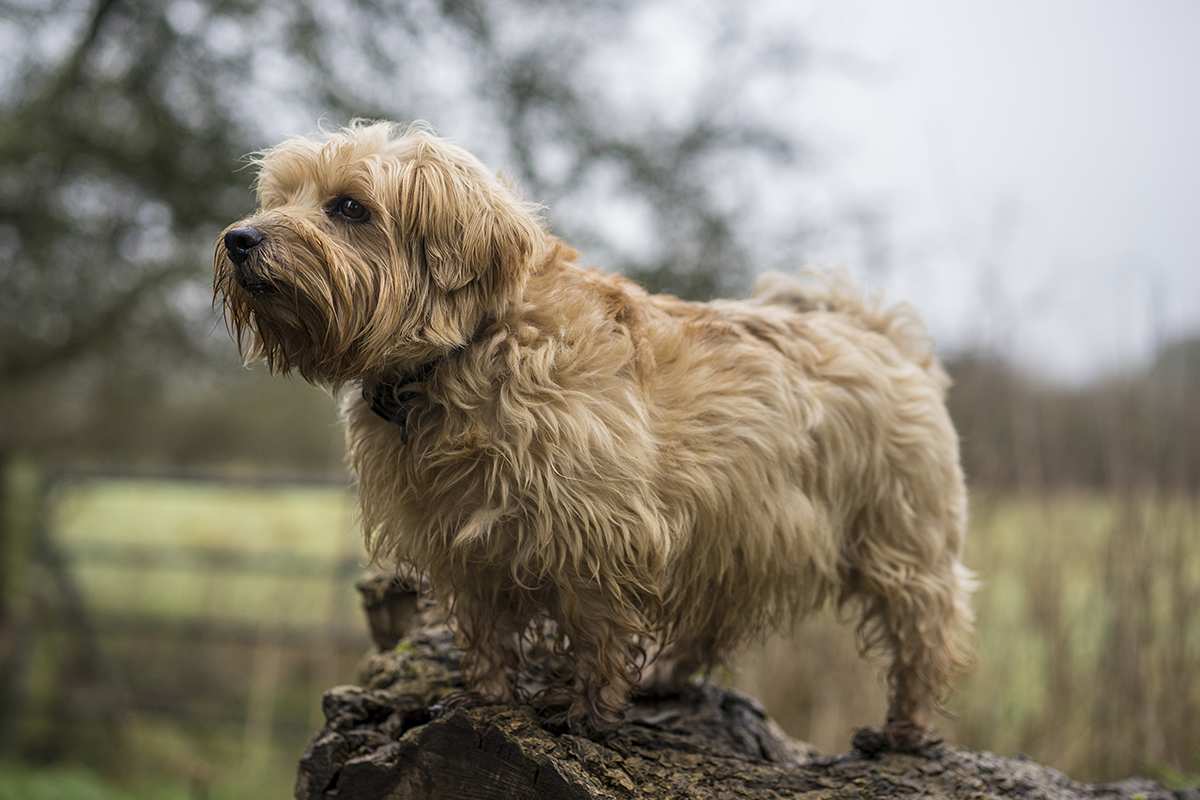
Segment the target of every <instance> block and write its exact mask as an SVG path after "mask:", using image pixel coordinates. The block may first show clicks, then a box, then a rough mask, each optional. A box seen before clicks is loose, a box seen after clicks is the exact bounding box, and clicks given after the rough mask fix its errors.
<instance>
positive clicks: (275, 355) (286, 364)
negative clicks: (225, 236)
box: [213, 245, 353, 384]
mask: <svg viewBox="0 0 1200 800" xmlns="http://www.w3.org/2000/svg"><path fill="white" fill-rule="evenodd" d="M276 255H277V254H276V253H274V252H272V249H271V248H270V246H267V247H264V248H263V250H262V251H261V252H255V253H253V254H252V255H251V256H250V257H249V258H247V259H246V261H245V262H244V263H243V264H241V265H237V264H234V263H233V262H232V261H231V260H230V259H229V257H228V255H226V253H225V252H224V250H223V249H222V248H221V247H220V246H219V245H218V248H217V252H216V256H215V258H216V265H215V272H214V276H215V277H214V282H213V292H214V303H220V304H221V305H222V306H223V307H224V312H225V323H226V327H227V328H228V330H229V333H230V335H231V336H232V338H233V339H234V341H235V342H236V343H237V347H238V352H240V353H241V355H242V358H243V360H244V361H245V362H246V363H250V362H254V361H263V362H265V363H266V365H267V367H268V369H270V370H271V372H273V373H288V372H291V371H293V370H294V371H296V372H299V373H300V374H301V375H302V376H303V377H304V378H305V380H308V381H310V382H312V383H333V384H336V383H341V382H343V381H344V380H346V379H347V377H350V376H348V375H346V374H345V373H346V372H347V369H348V368H349V369H351V370H352V369H353V367H351V366H350V365H349V363H348V362H349V361H351V360H352V359H348V358H347V356H348V353H347V349H348V348H347V347H346V346H345V345H344V344H343V342H344V340H345V338H352V337H344V336H340V335H339V334H340V333H341V332H342V331H341V330H340V329H344V328H345V325H344V324H343V325H338V324H336V322H335V320H336V317H337V315H336V314H335V313H334V311H333V309H332V307H331V305H332V302H333V297H332V296H330V295H329V294H328V292H325V293H323V294H324V296H319V299H318V300H314V298H313V297H312V295H311V292H310V291H309V290H306V288H305V287H302V286H301V284H300V282H299V281H297V280H294V279H288V278H284V277H282V276H283V275H286V274H288V271H287V270H284V269H282V268H281V265H279V262H278V261H276V260H275V256H276ZM291 275H293V276H299V275H301V273H300V272H299V271H292V272H291ZM308 282H310V283H311V282H312V281H308ZM323 306H324V307H323Z"/></svg>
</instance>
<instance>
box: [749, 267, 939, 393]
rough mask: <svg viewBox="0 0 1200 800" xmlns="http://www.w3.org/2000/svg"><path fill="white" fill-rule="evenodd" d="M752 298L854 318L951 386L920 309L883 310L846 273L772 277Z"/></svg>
mask: <svg viewBox="0 0 1200 800" xmlns="http://www.w3.org/2000/svg"><path fill="white" fill-rule="evenodd" d="M753 297H754V299H755V300H757V301H759V302H761V303H767V304H772V305H785V306H788V307H790V308H794V309H796V310H797V311H802V312H812V313H820V312H829V313H835V314H841V315H843V316H846V317H850V318H851V319H853V320H854V321H855V322H856V323H857V324H858V325H859V326H861V327H863V328H865V329H866V330H869V331H873V332H875V333H878V334H880V335H882V336H886V337H887V338H888V339H889V340H890V341H891V342H892V343H893V344H894V345H895V346H896V349H898V350H899V351H900V352H901V353H902V354H903V355H904V357H905V358H907V359H909V360H910V361H912V362H913V363H915V364H917V365H918V366H920V367H921V368H922V369H924V370H925V371H926V372H927V373H929V375H930V376H931V377H933V378H934V379H935V380H936V381H937V382H938V383H939V384H940V385H941V386H942V388H943V389H945V388H947V387H948V386H949V385H950V379H949V377H948V376H947V375H946V372H945V370H943V369H942V366H941V364H939V363H938V360H937V357H936V355H935V354H934V351H933V340H932V339H930V337H929V332H928V331H927V330H926V329H925V324H924V323H923V322H922V321H921V318H920V316H919V315H918V314H917V311H916V309H915V308H913V307H912V306H911V305H909V304H907V303H898V304H896V305H891V306H887V305H884V304H883V303H882V302H881V301H880V300H879V298H877V297H869V296H867V295H866V294H865V293H864V292H863V290H862V289H861V288H860V287H859V286H858V285H857V284H856V283H855V282H854V281H853V280H852V279H851V278H850V276H849V275H847V274H846V273H845V272H818V271H814V270H809V271H805V272H803V273H801V274H800V275H799V276H796V275H784V274H782V273H778V272H768V273H766V274H765V275H762V276H761V277H760V278H759V279H758V280H757V281H756V282H755V284H754V292H753Z"/></svg>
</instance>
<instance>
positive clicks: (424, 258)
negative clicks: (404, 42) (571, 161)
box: [215, 122, 972, 749]
mask: <svg viewBox="0 0 1200 800" xmlns="http://www.w3.org/2000/svg"><path fill="white" fill-rule="evenodd" d="M255 163H256V166H257V168H258V176H257V181H256V191H257V197H258V205H259V208H258V210H257V211H255V212H254V213H253V214H252V215H251V216H249V217H247V218H246V219H243V220H241V221H239V222H237V223H235V224H234V225H233V226H231V227H230V228H229V229H228V230H226V231H225V232H224V233H223V234H222V235H221V238H220V241H219V242H218V243H217V248H216V257H215V270H216V275H215V292H216V296H217V298H218V299H219V300H220V301H223V303H224V307H225V314H226V318H227V321H228V323H229V325H230V329H231V331H232V333H233V335H234V336H235V337H236V339H237V341H238V344H239V347H240V348H241V350H242V352H243V354H244V356H245V357H246V358H248V359H261V360H264V361H265V362H266V363H267V365H268V366H269V367H270V368H271V369H272V370H273V371H278V372H290V371H293V370H295V371H297V372H299V373H300V374H301V375H302V376H303V377H304V378H306V379H307V380H309V381H311V382H313V383H316V384H320V385H323V386H327V387H330V388H331V389H333V390H335V391H341V393H342V394H343V395H344V400H343V415H344V418H345V423H346V438H347V449H348V460H349V464H350V466H351V468H352V470H353V472H354V474H355V475H356V477H357V482H358V490H359V496H360V500H361V510H362V522H363V526H364V531H365V536H366V541H367V544H368V548H369V550H370V551H371V553H372V555H373V556H375V557H377V558H381V559H384V560H386V561H391V562H395V563H398V564H406V565H411V566H412V567H415V568H416V569H417V570H419V571H420V572H421V573H423V574H424V575H426V576H427V577H428V580H429V585H430V586H431V587H432V591H433V592H434V594H435V595H436V597H437V598H438V599H439V600H440V601H441V602H442V603H443V604H444V605H445V607H446V608H447V609H449V610H450V612H451V618H452V619H453V622H454V626H455V629H456V631H457V633H458V635H459V636H460V638H461V641H462V643H463V645H464V648H465V652H466V657H465V661H464V668H465V674H466V677H467V680H468V684H469V686H470V687H471V688H472V690H473V691H474V692H476V693H477V694H478V696H480V697H483V698H486V699H488V700H489V701H496V702H500V701H507V700H511V699H512V696H513V691H514V687H515V685H516V683H515V675H516V673H517V671H518V670H520V669H521V668H522V666H523V658H524V657H525V656H524V655H523V654H527V653H528V652H529V648H528V643H529V641H530V640H531V638H537V637H542V636H552V637H553V639H554V641H553V648H554V650H555V651H556V652H559V653H562V654H565V655H566V656H567V661H568V663H569V664H570V665H571V667H570V670H569V673H568V674H565V675H562V676H561V685H560V690H561V694H562V698H564V699H566V701H567V703H566V711H565V717H566V720H567V721H568V722H569V723H570V724H571V725H572V726H573V727H575V728H576V729H580V728H581V729H583V730H593V729H595V728H596V727H598V726H605V725H611V724H613V723H615V722H616V721H617V720H619V719H620V718H621V715H622V712H623V709H624V707H625V705H626V703H627V702H628V699H629V696H630V693H631V691H632V690H633V689H635V688H637V687H639V686H640V687H644V688H650V689H660V690H661V689H666V690H670V689H671V687H679V686H680V685H681V684H683V683H685V682H686V681H687V680H688V679H689V678H690V676H692V675H693V674H695V673H696V672H697V671H700V670H705V669H707V668H710V667H712V666H713V665H715V664H717V663H719V662H721V661H722V660H723V659H724V658H726V657H727V656H728V655H729V654H730V653H731V652H733V651H734V650H735V649H737V648H738V647H739V646H740V645H742V644H744V643H746V642H747V641H748V640H750V639H753V638H755V637H757V636H759V635H761V634H763V633H765V632H767V631H768V630H771V629H777V628H781V627H785V626H787V625H789V624H790V623H791V622H792V621H793V620H795V619H797V618H798V617H800V616H802V615H804V614H807V613H809V612H812V611H814V610H816V609H819V608H821V607H823V606H826V605H833V606H836V607H837V608H838V609H839V610H841V611H844V612H845V613H846V614H847V615H849V616H851V617H852V618H853V619H854V621H856V622H857V630H858V633H859V638H860V644H861V646H862V648H863V650H864V651H871V650H878V651H882V652H883V653H884V654H885V655H886V656H887V658H888V659H890V660H889V667H888V685H889V697H890V701H889V707H888V711H887V718H886V726H885V728H884V731H883V735H884V741H885V742H886V743H887V744H890V745H891V746H893V747H896V748H901V749H903V748H913V747H918V746H920V745H921V744H922V743H923V742H925V741H928V738H927V733H926V725H927V724H928V722H929V717H930V713H931V712H932V711H935V710H937V709H939V708H940V707H941V703H942V701H943V700H944V698H945V697H946V694H947V692H948V690H949V688H950V684H951V682H952V679H953V678H954V677H955V675H956V674H957V673H959V672H960V671H961V670H962V669H963V668H964V667H965V666H966V665H967V664H968V662H969V660H970V656H971V642H972V614H971V610H970V605H969V596H970V592H971V588H972V578H971V574H970V572H969V571H968V570H967V569H966V568H965V567H964V566H963V563H962V561H961V560H960V556H961V551H962V545H963V534H964V527H965V522H966V511H967V504H966V491H965V488H964V484H963V475H962V470H961V468H960V465H959V454H958V440H957V436H956V434H955V431H954V428H953V426H952V424H951V421H950V417H949V416H948V414H947V411H946V406H945V402H944V401H945V392H946V388H947V385H948V380H947V378H946V375H945V373H944V372H943V371H942V368H941V367H940V366H939V364H938V362H937V361H936V359H935V358H934V355H933V352H932V349H931V346H930V343H929V341H928V337H927V336H926V334H925V331H924V328H923V326H922V325H921V323H920V321H919V320H918V319H917V317H916V316H915V314H914V313H913V312H912V310H911V309H909V308H907V307H893V308H886V307H882V306H880V305H878V304H877V303H875V302H872V301H868V300H867V299H865V298H864V297H863V296H862V295H861V294H860V293H859V292H858V291H857V290H855V289H854V287H853V286H850V285H848V284H847V282H846V281H845V280H844V279H840V278H829V277H825V278H820V277H818V278H817V279H815V280H813V279H811V278H810V279H809V280H802V279H800V278H795V277H785V276H781V275H768V276H766V277H763V278H762V279H761V280H760V281H759V282H758V285H757V286H756V288H755V290H754V292H753V294H752V296H751V298H750V299H748V300H718V301H714V302H709V303H697V302H687V301H684V300H680V299H677V298H675V297H671V296H667V295H655V294H649V293H647V292H646V291H645V290H643V289H642V288H640V287H639V286H637V285H636V284H634V283H633V282H631V281H629V280H626V279H624V278H622V277H619V276H617V275H611V274H607V273H604V272H600V271H597V270H593V269H585V268H584V267H582V266H580V265H579V263H578V261H577V253H576V252H575V251H574V250H572V249H571V248H570V247H568V246H567V245H565V244H564V243H563V242H561V241H559V240H558V239H556V238H555V237H554V236H552V235H551V234H550V233H548V232H547V230H546V228H545V226H544V224H543V222H542V221H541V219H540V218H539V215H538V209H537V208H536V207H535V206H533V205H531V204H529V203H527V202H524V201H523V200H521V199H520V198H519V197H518V196H517V194H516V192H515V191H514V189H513V188H512V187H511V186H510V185H509V184H508V183H506V182H505V181H503V180H501V179H499V178H497V177H496V176H495V174H493V173H492V172H490V171H489V170H488V169H486V168H485V167H484V166H483V164H481V163H480V162H479V160H478V159H476V158H475V157H474V156H472V155H471V154H470V153H468V152H467V151H465V150H463V149H462V148H461V147H458V146H455V145H453V144H451V143H449V142H447V141H445V140H444V139H440V138H438V137H436V136H434V135H433V134H432V133H430V132H429V131H428V130H426V129H424V128H420V127H416V128H409V129H407V130H404V129H401V128H398V127H396V126H395V125H392V124H388V123H366V122H357V123H353V124H352V125H351V126H350V127H349V128H346V129H344V130H341V131H339V132H336V133H332V134H328V135H323V136H322V137H320V138H318V139H311V138H296V139H289V140H287V141H285V142H283V143H282V144H280V145H278V146H277V147H273V148H271V149H269V150H266V151H265V152H263V153H261V154H259V155H258V156H257V157H256V158H255ZM647 654H649V656H648V655H647Z"/></svg>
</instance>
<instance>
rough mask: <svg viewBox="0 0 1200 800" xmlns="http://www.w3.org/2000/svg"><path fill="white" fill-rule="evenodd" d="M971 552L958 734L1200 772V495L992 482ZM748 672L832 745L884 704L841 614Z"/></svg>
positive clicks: (767, 654)
mask: <svg viewBox="0 0 1200 800" xmlns="http://www.w3.org/2000/svg"><path fill="white" fill-rule="evenodd" d="M968 556H969V557H968V563H969V564H970V565H971V566H973V567H974V568H975V569H976V570H978V572H979V573H980V577H981V578H982V580H983V586H982V588H981V590H980V592H979V594H978V596H977V599H976V609H977V612H978V617H979V621H978V628H979V665H978V668H977V669H976V670H975V672H974V673H973V674H972V675H971V677H970V678H969V679H968V680H967V681H965V682H964V684H963V686H962V687H961V690H960V692H959V693H958V696H957V697H956V698H955V700H954V702H953V703H952V711H953V712H954V714H955V719H953V720H949V721H944V722H943V723H942V725H941V728H942V730H944V731H945V732H946V733H947V735H949V736H950V737H952V738H953V739H955V740H957V741H960V742H962V743H963V744H966V745H968V746H971V747H975V748H981V749H988V750H994V751H997V752H1001V753H1017V752H1023V753H1027V754H1029V755H1030V756H1032V757H1033V758H1035V759H1037V760H1038V761H1041V762H1045V763H1048V764H1052V765H1054V766H1056V767H1059V768H1061V769H1064V770H1065V771H1067V772H1068V773H1070V774H1071V775H1073V776H1077V777H1081V778H1093V779H1102V778H1108V777H1119V776H1124V775H1128V774H1131V773H1151V774H1156V775H1159V776H1164V777H1168V778H1169V777H1170V776H1172V775H1182V774H1192V775H1195V774H1196V773H1198V772H1200V725H1197V724H1196V722H1195V721H1196V719H1197V717H1198V715H1200V615H1198V613H1197V610H1198V609H1200V500H1197V499H1196V498H1186V497H1164V496H1161V495H1157V496H1156V495H1150V494H1144V493H1143V494H1139V495H1129V496H1125V497H1116V496H1104V495H1098V494H1086V493H1078V494H1074V493H1056V494H1054V495H1048V496H1042V497H1038V496H1023V497H1013V496H1005V497H986V496H977V497H976V500H975V505H974V519H973V523H972V531H971V538H970V542H969V545H968ZM735 679H736V681H737V683H738V684H739V685H740V686H743V687H745V688H746V689H748V690H750V691H752V692H754V693H756V694H758V695H759V696H760V697H762V698H763V700H764V702H765V703H766V704H767V706H768V708H769V710H770V711H771V712H772V713H773V714H774V715H775V716H776V717H777V718H778V719H779V720H780V722H781V723H782V724H783V725H784V727H785V728H787V729H788V730H789V731H790V732H791V733H793V734H795V735H796V736H799V737H801V738H804V739H807V740H809V741H812V742H813V743H815V744H817V745H818V746H819V747H821V748H822V749H824V750H827V751H831V752H833V751H839V750H844V749H845V748H846V746H847V742H848V740H849V736H850V733H851V731H852V730H853V728H854V727H856V726H857V725H861V724H863V723H867V722H869V723H876V722H878V717H879V716H880V714H881V709H882V708H883V707H884V706H883V689H882V682H881V678H880V675H879V673H878V669H877V668H876V667H875V666H873V665H869V664H865V663H863V662H862V661H860V660H859V659H858V657H857V655H856V654H855V651H854V646H853V639H852V636H851V634H850V631H849V630H848V629H847V628H846V627H844V626H839V625H837V624H836V623H835V622H834V621H833V620H832V619H820V620H814V621H812V622H809V623H806V624H805V625H804V626H803V627H802V629H801V630H800V631H799V632H798V633H797V635H796V636H795V637H791V638H778V639H774V640H772V641H770V642H767V643H766V644H764V645H763V646H762V647H761V648H760V649H758V650H756V651H754V652H752V653H748V654H746V656H745V657H744V658H743V659H741V660H740V662H739V664H738V665H737V669H736V678H735Z"/></svg>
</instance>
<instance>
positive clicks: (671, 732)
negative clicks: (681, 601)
mask: <svg viewBox="0 0 1200 800" xmlns="http://www.w3.org/2000/svg"><path fill="white" fill-rule="evenodd" d="M360 590H361V591H363V595H364V604H365V605H366V606H367V610H368V614H369V616H370V618H371V619H373V620H375V621H376V622H377V623H378V624H386V625H387V626H388V627H387V630H379V629H378V628H376V629H375V630H373V637H374V638H375V640H376V641H377V642H381V643H387V642H395V641H396V640H397V638H398V635H400V634H401V633H402V631H401V629H402V628H403V627H405V625H406V624H407V626H408V627H409V628H410V629H409V630H408V631H407V633H406V634H404V635H403V636H402V638H399V641H398V644H395V646H394V647H386V648H385V649H383V650H382V651H381V652H378V653H375V654H373V655H371V656H370V657H369V658H368V659H367V661H366V663H365V665H364V668H363V672H362V676H361V682H362V685H361V686H340V687H337V688H334V689H331V690H329V691H328V692H327V693H326V694H325V697H324V700H323V709H324V713H325V719H326V723H325V727H324V728H323V729H322V730H321V731H320V732H319V733H318V734H317V735H316V737H315V738H314V739H313V740H312V742H311V744H310V745H309V746H308V749H307V750H306V751H305V753H304V755H303V757H302V758H301V761H300V769H299V774H298V776H297V780H296V797H298V798H302V800H317V798H337V799H338V800H384V798H388V799H389V800H391V799H393V798H395V799H397V800H399V799H400V798H405V799H407V798H414V799H417V798H463V800H467V799H470V800H488V799H489V798H496V799H497V800H534V799H535V798H547V799H548V800H567V799H569V800H599V798H604V799H605V800H610V799H611V800H615V799H616V798H638V797H645V798H668V797H670V798H697V799H698V800H705V799H707V798H714V799H715V798H723V799H724V798H729V799H732V798H787V797H805V798H812V799H813V800H816V799H817V798H835V797H836V798H843V797H867V798H892V797H918V796H919V797H938V798H981V797H1022V798H1079V799H1080V800H1082V799H1083V798H1089V799H1090V800H1097V799H1098V798H1131V799H1132V798H1145V800H1168V798H1169V799H1170V800H1200V791H1197V790H1187V791H1183V792H1172V791H1169V790H1166V789H1164V788H1163V787H1161V786H1159V785H1158V784H1155V783H1153V782H1151V781H1148V780H1142V779H1130V780H1125V781H1121V782H1119V783H1113V784H1105V785H1088V784H1082V783H1076V782H1074V781H1072V780H1070V779H1069V778H1067V777H1066V776H1064V775H1063V774H1061V773H1059V772H1057V771H1055V770H1053V769H1050V768H1048V767H1044V766H1041V765H1039V764H1036V763H1033V762H1031V761H1028V760H1026V759H1023V758H1002V757H999V756H995V755H992V754H990V753H976V752H972V751H969V750H964V749H961V748H958V747H953V746H950V745H938V746H936V747H934V748H932V749H930V750H929V751H928V752H926V753H924V754H922V755H920V756H914V755H901V754H894V753H883V754H875V755H871V754H867V753H863V752H860V751H857V750H851V751H850V752H849V753H847V754H844V755H837V756H823V755H820V754H819V753H817V752H816V751H815V750H814V749H813V748H812V747H810V746H809V745H807V744H804V743H801V742H797V741H795V740H793V739H791V738H789V737H788V736H787V735H786V734H784V733H783V731H782V730H781V729H780V728H779V727H778V726H777V725H775V724H774V723H773V722H772V721H771V720H770V719H769V718H768V717H767V715H766V714H765V713H764V711H763V709H762V707H761V706H760V705H759V704H758V703H757V702H756V701H755V700H754V699H753V698H751V697H748V696H746V695H744V694H742V693H740V692H736V691H733V690H729V689H721V688H717V687H715V686H697V687H695V688H694V689H692V690H689V691H687V692H685V693H683V694H681V695H678V696H673V697H658V698H638V699H637V700H636V702H635V703H634V704H633V706H632V708H631V709H630V711H629V714H628V719H627V721H626V722H625V723H624V724H623V725H622V726H621V727H620V728H619V729H618V730H617V731H615V732H614V733H612V734H611V735H609V736H606V737H605V738H603V740H602V741H593V740H590V739H586V738H582V737H578V736H574V735H571V734H568V733H564V732H562V731H561V730H557V729H555V728H554V726H549V725H547V724H545V723H544V722H543V721H542V719H541V718H540V717H539V715H538V714H537V712H535V711H534V710H532V709H531V708H529V707H526V706H507V705H505V706H482V707H470V708H459V709H456V710H448V711H442V710H440V708H439V705H438V704H439V701H441V700H442V699H443V698H445V697H446V696H448V695H451V694H453V693H455V692H459V691H461V690H462V688H463V685H462V678H461V673H460V672H459V660H460V653H459V651H458V650H457V648H456V647H455V645H454V641H453V637H452V635H451V633H450V631H449V629H448V628H447V627H446V626H445V625H442V624H439V623H437V622H436V621H435V620H433V619H432V618H431V616H430V614H429V613H428V609H424V610H422V609H420V608H418V605H417V602H416V587H415V586H414V585H413V583H412V582H411V581H405V580H397V579H396V578H394V577H391V576H389V577H381V578H376V579H373V580H369V581H364V582H361V583H360ZM860 741H862V740H860Z"/></svg>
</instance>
